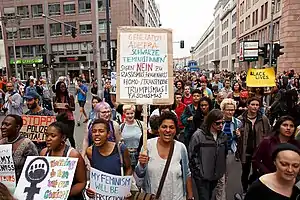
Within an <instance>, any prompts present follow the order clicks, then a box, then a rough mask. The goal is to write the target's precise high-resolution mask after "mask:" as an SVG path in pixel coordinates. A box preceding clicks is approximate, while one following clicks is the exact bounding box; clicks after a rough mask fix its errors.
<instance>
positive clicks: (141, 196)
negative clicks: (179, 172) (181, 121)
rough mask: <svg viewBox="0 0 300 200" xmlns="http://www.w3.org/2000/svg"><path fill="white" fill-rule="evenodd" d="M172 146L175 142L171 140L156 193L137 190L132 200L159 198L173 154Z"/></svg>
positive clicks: (153, 199)
mask: <svg viewBox="0 0 300 200" xmlns="http://www.w3.org/2000/svg"><path fill="white" fill-rule="evenodd" d="M174 146H175V142H174V141H173V142H172V144H171V147H170V152H169V155H168V159H167V163H166V165H165V168H164V171H163V174H162V176H161V179H160V182H159V186H158V190H157V193H156V194H149V193H145V192H137V193H136V194H135V195H134V197H133V200H157V199H159V197H160V195H161V192H162V189H163V186H164V182H165V180H166V177H167V173H168V170H169V166H170V163H171V159H172V156H173V152H174Z"/></svg>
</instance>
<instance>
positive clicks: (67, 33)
mask: <svg viewBox="0 0 300 200" xmlns="http://www.w3.org/2000/svg"><path fill="white" fill-rule="evenodd" d="M66 24H69V25H70V26H73V27H76V22H66ZM70 26H67V25H64V31H65V35H71V33H72V27H70Z"/></svg>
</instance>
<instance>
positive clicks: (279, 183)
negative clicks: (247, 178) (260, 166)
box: [244, 143, 300, 200]
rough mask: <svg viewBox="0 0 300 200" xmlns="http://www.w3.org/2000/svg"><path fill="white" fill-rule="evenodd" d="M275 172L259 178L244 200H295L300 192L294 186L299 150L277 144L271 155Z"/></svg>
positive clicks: (287, 145)
mask: <svg viewBox="0 0 300 200" xmlns="http://www.w3.org/2000/svg"><path fill="white" fill-rule="evenodd" d="M272 159H273V161H274V164H275V166H276V172H274V173H269V174H265V175H263V176H261V177H260V178H259V179H258V180H257V181H256V182H254V183H253V184H252V185H251V187H250V189H249V190H248V192H247V194H246V196H245V199H244V200H266V199H271V200H289V199H291V200H297V199H300V190H299V189H298V187H296V186H295V182H296V177H297V175H298V174H299V171H300V150H299V149H298V147H296V146H294V145H292V144H289V143H281V144H279V145H278V146H277V147H276V149H275V150H274V152H273V153H272Z"/></svg>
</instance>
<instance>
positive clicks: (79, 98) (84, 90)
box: [77, 84, 88, 101]
mask: <svg viewBox="0 0 300 200" xmlns="http://www.w3.org/2000/svg"><path fill="white" fill-rule="evenodd" d="M79 87H80V89H81V90H82V91H83V92H85V95H84V94H83V93H82V92H81V91H80V90H78V95H77V98H78V101H86V93H87V91H88V89H87V87H86V86H85V85H84V84H82V85H81V86H79Z"/></svg>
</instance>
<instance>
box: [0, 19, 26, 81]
mask: <svg viewBox="0 0 300 200" xmlns="http://www.w3.org/2000/svg"><path fill="white" fill-rule="evenodd" d="M0 21H3V25H4V27H5V30H6V32H9V33H12V43H13V51H14V65H15V73H16V78H17V79H19V80H20V75H19V73H18V63H17V53H16V40H15V39H16V38H15V37H16V34H17V33H18V31H19V27H20V24H21V17H20V16H19V15H15V16H13V17H9V18H8V17H6V16H2V17H0ZM7 23H9V24H13V25H15V26H14V27H12V28H8V27H6V25H7Z"/></svg>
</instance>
